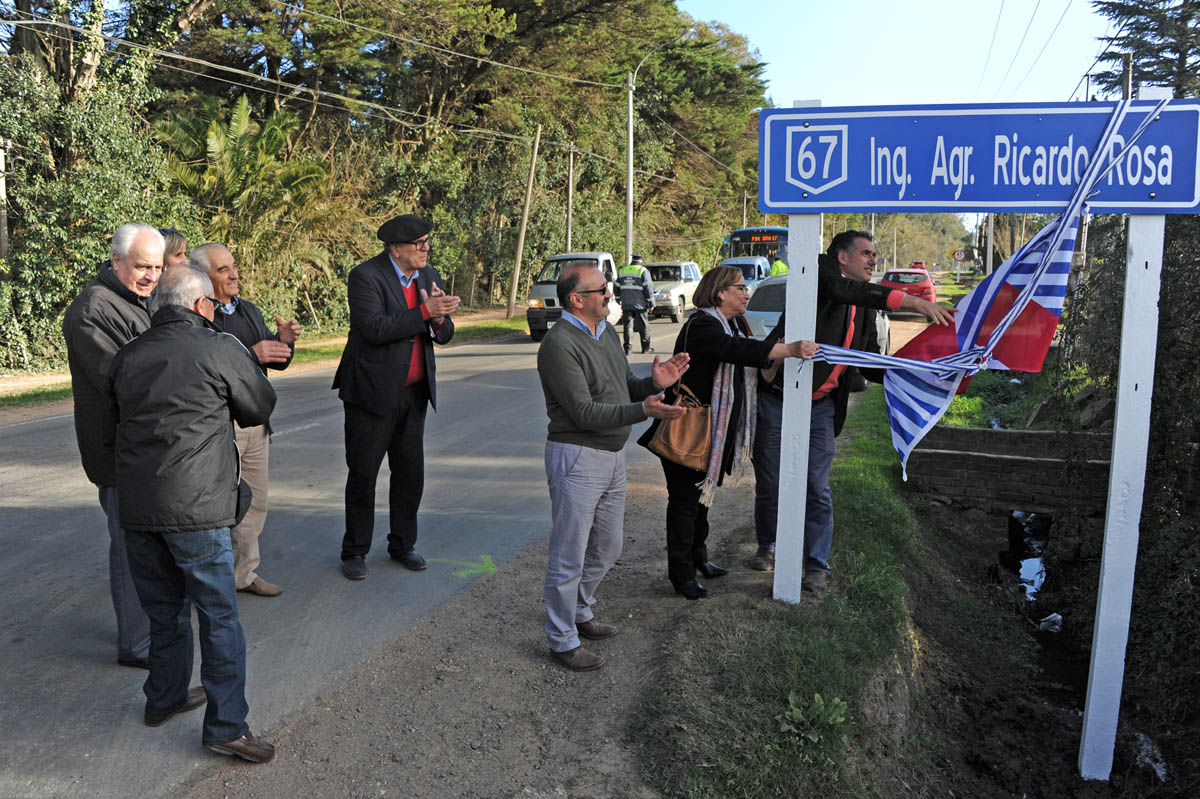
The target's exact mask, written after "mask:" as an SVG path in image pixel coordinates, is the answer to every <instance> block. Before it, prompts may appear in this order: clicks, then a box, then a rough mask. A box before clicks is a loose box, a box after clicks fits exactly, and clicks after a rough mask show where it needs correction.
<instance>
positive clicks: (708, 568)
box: [696, 560, 729, 577]
mask: <svg viewBox="0 0 1200 799" xmlns="http://www.w3.org/2000/svg"><path fill="white" fill-rule="evenodd" d="M696 570H697V571H699V572H700V573H701V574H703V575H704V576H705V577H724V576H725V575H727V574H729V569H726V568H725V567H724V566H718V565H717V564H715V563H713V562H712V561H711V560H706V561H704V562H703V563H701V564H699V565H697V566H696Z"/></svg>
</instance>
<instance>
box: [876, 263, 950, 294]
mask: <svg viewBox="0 0 1200 799" xmlns="http://www.w3.org/2000/svg"><path fill="white" fill-rule="evenodd" d="M879 285H881V286H886V287H887V288H889V289H899V290H900V291H903V292H904V293H905V294H911V295H913V296H914V297H920V298H921V299H923V300H929V301H930V302H937V289H936V288H934V286H933V278H931V277H930V276H929V273H928V272H926V271H925V270H924V269H891V270H888V271H887V272H884V273H883V279H882V280H880V281H879Z"/></svg>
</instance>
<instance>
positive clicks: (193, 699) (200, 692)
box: [142, 685, 208, 727]
mask: <svg viewBox="0 0 1200 799" xmlns="http://www.w3.org/2000/svg"><path fill="white" fill-rule="evenodd" d="M207 701H208V696H207V695H206V694H205V693H204V686H202V685H194V686H192V687H191V688H189V689H188V692H187V699H185V700H184V702H183V704H182V705H180V706H179V707H177V708H175V709H174V710H172V711H171V712H170V713H167V714H166V715H165V716H151V715H150V714H149V713H147V714H146V715H144V716H142V721H144V722H146V726H147V727H157V726H158V725H159V724H163V723H165V722H167V721H168V720H170V719H171V717H173V716H177V715H179V714H180V713H186V712H187V711H189V710H194V709H196V708H198V707H200V706H201V705H203V704H204V703H205V702H207Z"/></svg>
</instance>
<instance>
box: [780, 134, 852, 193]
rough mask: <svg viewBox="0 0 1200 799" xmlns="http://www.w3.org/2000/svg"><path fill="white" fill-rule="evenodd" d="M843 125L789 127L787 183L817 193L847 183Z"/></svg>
mask: <svg viewBox="0 0 1200 799" xmlns="http://www.w3.org/2000/svg"><path fill="white" fill-rule="evenodd" d="M847 149H848V147H847V131H846V126H845V125H809V126H808V127H804V126H803V125H788V127H787V172H786V174H785V178H786V180H787V182H788V183H791V184H792V185H794V186H799V187H800V188H801V189H804V190H805V191H807V192H809V193H811V194H820V193H821V192H823V191H825V190H826V189H829V188H832V187H834V186H836V185H838V184H839V183H844V182H845V180H846V167H847V156H846V152H847Z"/></svg>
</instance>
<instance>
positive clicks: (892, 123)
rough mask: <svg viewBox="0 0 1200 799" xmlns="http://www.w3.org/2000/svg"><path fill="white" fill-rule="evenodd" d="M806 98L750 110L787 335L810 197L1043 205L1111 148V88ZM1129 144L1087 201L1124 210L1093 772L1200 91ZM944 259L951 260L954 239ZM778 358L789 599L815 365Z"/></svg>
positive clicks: (806, 290)
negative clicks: (1008, 95) (832, 104)
mask: <svg viewBox="0 0 1200 799" xmlns="http://www.w3.org/2000/svg"><path fill="white" fill-rule="evenodd" d="M1156 93H1157V92H1156ZM1152 99H1163V95H1161V94H1160V95H1159V96H1158V97H1152V96H1151V95H1150V93H1149V92H1143V93H1142V100H1143V101H1148V100H1152ZM819 106H820V104H819V103H814V102H804V103H796V104H795V106H794V108H793V109H769V110H767V111H763V112H762V113H761V114H760V118H759V209H760V210H761V211H763V212H764V213H767V212H774V213H787V214H789V220H790V222H789V236H790V241H789V252H790V253H791V254H792V258H791V263H792V271H791V273H790V274H791V279H790V280H789V281H788V287H787V305H788V309H789V311H790V313H789V315H788V319H787V329H786V337H787V340H788V341H794V340H796V339H812V338H813V337H814V333H815V329H816V302H817V266H816V264H817V256H818V254H819V253H820V251H821V244H822V242H821V217H820V213H821V212H825V211H843V212H844V211H861V212H879V211H883V212H896V211H917V212H921V211H924V212H932V211H952V212H958V213H961V212H966V211H987V212H988V213H989V214H990V213H991V212H993V211H996V210H1004V211H1021V212H1028V211H1046V212H1055V211H1058V210H1060V209H1062V208H1063V207H1065V205H1066V203H1067V201H1068V200H1069V198H1070V196H1071V194H1072V193H1073V192H1074V190H1075V181H1076V180H1078V174H1079V173H1080V172H1081V170H1082V168H1083V167H1084V166H1086V164H1087V163H1088V162H1089V161H1090V159H1092V158H1098V157H1110V156H1115V155H1116V151H1115V149H1114V151H1113V152H1111V153H1092V152H1090V151H1089V150H1088V147H1089V146H1092V144H1091V142H1095V141H1096V140H1097V138H1098V135H1099V130H1100V129H1101V128H1102V126H1103V124H1104V122H1105V121H1106V120H1107V119H1108V118H1109V116H1110V115H1111V114H1112V112H1113V109H1114V108H1115V104H1113V103H1071V104H1051V103H1043V104H1028V105H1023V106H1013V105H1008V106H1001V105H970V106H893V107H875V108H820V107H819ZM1139 106H1140V107H1141V108H1143V109H1147V106H1150V103H1148V102H1143V103H1139V104H1135V106H1134V111H1133V112H1131V114H1130V115H1129V118H1128V121H1127V123H1126V124H1128V125H1129V126H1131V127H1132V126H1133V125H1136V121H1134V120H1135V114H1136V111H1137V110H1138V109H1139ZM1150 107H1152V106H1150ZM798 109H804V110H798ZM1147 110H1148V109H1147ZM1018 129H1019V130H1018ZM1131 149H1132V152H1130V153H1129V154H1128V155H1127V156H1126V157H1123V158H1122V159H1121V160H1120V161H1119V162H1118V164H1117V166H1116V167H1115V168H1114V169H1113V171H1112V172H1111V173H1110V174H1109V176H1108V177H1107V178H1106V179H1105V181H1104V182H1103V183H1102V184H1101V185H1100V186H1099V188H1098V190H1097V192H1096V194H1095V195H1094V196H1093V197H1092V199H1091V202H1090V207H1091V211H1092V212H1093V213H1096V212H1099V213H1105V212H1108V213H1129V214H1131V216H1130V218H1129V240H1128V249H1127V256H1126V257H1127V263H1126V280H1125V306H1124V316H1123V318H1122V325H1121V366H1120V377H1119V382H1118V389H1117V411H1116V421H1115V428H1114V435H1113V444H1112V466H1111V469H1110V473H1109V489H1108V505H1107V510H1106V516H1105V530H1104V551H1103V556H1102V560H1101V570H1100V585H1099V589H1098V594H1097V604H1096V623H1095V633H1094V636H1093V639H1092V660H1091V666H1090V670H1089V675H1088V689H1087V702H1086V706H1085V710H1084V719H1083V736H1082V739H1081V742H1080V751H1079V771H1080V774H1081V775H1082V776H1083V777H1084V778H1086V779H1100V780H1107V779H1108V778H1109V776H1110V775H1111V771H1112V760H1113V746H1114V743H1115V740H1116V729H1117V719H1118V713H1119V710H1120V703H1121V681H1122V679H1123V678H1124V671H1125V647H1126V644H1127V642H1128V638H1129V617H1130V608H1131V605H1132V597H1133V578H1134V566H1135V564H1136V560H1137V545H1138V524H1139V521H1140V518H1141V513H1142V496H1143V491H1144V487H1145V478H1146V455H1147V451H1148V444H1149V431H1150V399H1151V393H1152V391H1153V387H1154V356H1155V347H1156V343H1157V330H1158V293H1159V277H1160V274H1161V271H1162V253H1163V231H1164V224H1165V218H1164V217H1163V216H1162V215H1161V214H1163V213H1164V212H1169V213H1196V212H1197V211H1200V102H1197V101H1196V100H1175V101H1172V102H1171V103H1170V105H1168V106H1166V108H1165V109H1164V110H1162V111H1161V113H1159V114H1158V115H1157V116H1156V117H1155V120H1154V125H1153V126H1152V127H1151V128H1150V129H1149V130H1147V131H1146V134H1145V135H1144V136H1143V137H1142V139H1140V140H1139V141H1138V144H1137V145H1136V146H1133V147H1132V148H1131ZM988 254H989V256H990V254H991V248H990V246H989V248H988ZM955 261H956V262H959V263H961V261H959V259H958V254H957V253H956V254H955ZM989 273H990V270H989ZM784 368H785V369H787V370H788V371H787V374H789V375H797V377H795V378H794V379H789V380H788V381H787V382H786V383H785V384H784V405H783V431H782V453H781V459H780V472H779V521H778V524H777V544H776V556H775V563H776V568H775V585H774V588H775V592H774V594H775V597H776V598H777V599H781V600H785V601H788V602H798V601H799V600H800V597H801V592H800V585H801V580H802V579H803V576H804V518H805V510H806V509H805V505H806V496H807V482H808V479H807V478H808V443H809V427H810V419H811V417H810V414H811V405H812V403H811V397H812V369H811V368H810V367H807V366H806V367H805V368H804V369H802V370H800V371H799V372H797V363H796V361H794V360H790V359H789V360H788V362H787V364H786V365H785V367H784Z"/></svg>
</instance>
